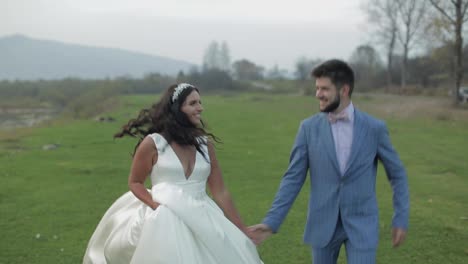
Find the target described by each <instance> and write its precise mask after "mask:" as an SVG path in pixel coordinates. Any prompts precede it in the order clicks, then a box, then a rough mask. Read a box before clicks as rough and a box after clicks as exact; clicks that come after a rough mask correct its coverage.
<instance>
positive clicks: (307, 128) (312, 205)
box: [263, 109, 409, 248]
mask: <svg viewBox="0 0 468 264" xmlns="http://www.w3.org/2000/svg"><path fill="white" fill-rule="evenodd" d="M378 160H380V161H381V162H382V164H383V166H384V168H385V171H386V174H387V178H388V180H389V181H390V184H391V187H392V189H393V208H394V215H393V219H392V224H393V227H400V228H403V229H407V228H408V217H409V191H408V183H407V176H406V171H405V168H404V167H403V164H402V162H401V161H400V158H399V157H398V154H397V152H396V151H395V150H394V148H393V146H392V144H391V142H390V137H389V134H388V130H387V127H386V125H385V123H384V122H383V121H380V120H378V119H375V118H373V117H371V116H370V115H368V114H366V113H364V112H361V111H359V110H358V109H355V112H354V132H353V139H352V146H351V154H350V157H349V160H348V163H347V167H346V169H345V172H344V174H343V175H341V172H340V169H339V165H338V160H337V157H336V151H335V147H334V142H333V135H332V132H331V127H330V123H329V121H328V119H327V116H326V114H324V113H319V114H316V115H314V116H312V117H310V118H308V119H306V120H304V121H302V123H301V125H300V127H299V131H298V133H297V136H296V140H295V143H294V145H293V148H292V151H291V156H290V160H289V167H288V169H287V171H286V173H285V174H284V176H283V179H282V181H281V184H280V187H279V190H278V192H277V194H276V196H275V199H274V201H273V204H272V206H271V209H270V210H269V211H268V213H267V215H266V217H265V219H264V220H263V223H264V224H266V225H268V226H269V227H270V228H271V229H272V230H273V232H277V231H278V229H279V227H280V225H281V223H282V222H283V220H284V218H285V217H286V215H287V213H288V211H289V209H290V208H291V206H292V204H293V202H294V200H295V199H296V197H297V195H298V194H299V191H300V190H301V187H302V186H303V184H304V181H305V179H306V175H307V171H309V176H310V196H309V208H308V213H307V222H306V227H305V232H304V242H305V243H307V244H310V245H312V246H313V247H324V246H326V245H327V244H328V242H329V241H330V239H331V238H332V235H333V233H334V230H335V227H336V223H337V220H338V215H341V219H342V223H343V227H344V229H345V231H346V234H347V235H348V239H349V240H350V242H351V243H352V244H353V246H355V247H358V248H376V247H377V243H378V231H379V223H378V208H377V198H376V193H375V181H376V173H377V163H378Z"/></svg>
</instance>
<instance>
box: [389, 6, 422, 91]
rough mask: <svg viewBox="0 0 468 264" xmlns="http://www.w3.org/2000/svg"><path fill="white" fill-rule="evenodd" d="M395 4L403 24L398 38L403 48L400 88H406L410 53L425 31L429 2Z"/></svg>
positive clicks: (399, 19)
mask: <svg viewBox="0 0 468 264" xmlns="http://www.w3.org/2000/svg"><path fill="white" fill-rule="evenodd" d="M395 2H396V3H397V7H398V8H397V11H398V12H397V14H398V21H399V22H398V23H399V24H401V30H400V31H399V34H398V35H397V36H398V40H399V41H400V43H401V45H402V48H403V58H402V59H403V61H402V63H401V85H400V87H401V88H404V87H405V86H406V78H407V76H406V74H407V67H408V56H409V52H410V51H411V49H412V48H413V45H414V44H415V42H416V40H417V37H418V36H419V33H421V31H422V29H423V22H424V18H425V14H426V10H427V4H426V3H427V2H426V0H395Z"/></svg>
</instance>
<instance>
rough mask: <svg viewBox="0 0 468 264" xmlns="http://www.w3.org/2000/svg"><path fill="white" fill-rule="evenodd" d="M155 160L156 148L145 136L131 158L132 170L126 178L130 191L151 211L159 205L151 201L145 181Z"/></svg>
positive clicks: (156, 156) (150, 139) (149, 138)
mask: <svg viewBox="0 0 468 264" xmlns="http://www.w3.org/2000/svg"><path fill="white" fill-rule="evenodd" d="M157 160H158V151H157V149H156V146H155V144H154V142H153V139H152V138H151V137H149V136H147V137H146V138H145V139H143V141H142V142H141V143H140V145H139V146H138V148H137V150H136V152H135V155H134V156H133V161H132V168H131V170H130V175H129V176H128V187H129V188H130V191H132V193H133V194H134V195H135V196H136V197H137V198H138V199H140V200H141V201H142V202H144V203H145V204H146V205H148V206H149V207H151V208H152V209H153V210H155V209H156V208H157V207H158V206H159V204H158V203H156V202H155V201H153V198H152V197H151V194H150V193H149V192H148V190H147V189H146V187H145V180H146V177H148V175H149V173H150V172H151V169H152V167H153V165H154V164H155V163H156V161H157Z"/></svg>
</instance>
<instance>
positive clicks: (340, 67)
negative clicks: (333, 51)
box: [311, 59, 354, 97]
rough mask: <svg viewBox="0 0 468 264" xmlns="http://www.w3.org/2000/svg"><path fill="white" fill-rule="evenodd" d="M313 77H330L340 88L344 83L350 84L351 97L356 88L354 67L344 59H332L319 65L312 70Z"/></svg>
mask: <svg viewBox="0 0 468 264" xmlns="http://www.w3.org/2000/svg"><path fill="white" fill-rule="evenodd" d="M311 75H312V77H314V78H320V77H328V78H330V80H331V82H332V83H333V84H334V85H335V86H336V87H337V88H338V89H340V88H341V87H342V86H343V85H344V84H347V85H349V97H351V94H352V93H353V88H354V72H353V69H351V67H350V66H349V65H348V64H347V63H346V62H344V61H342V60H337V59H332V60H327V61H325V62H323V63H322V64H320V65H319V66H317V67H316V68H315V69H314V70H313V71H312V72H311Z"/></svg>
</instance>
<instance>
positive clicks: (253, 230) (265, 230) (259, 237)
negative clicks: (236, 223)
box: [248, 224, 273, 246]
mask: <svg viewBox="0 0 468 264" xmlns="http://www.w3.org/2000/svg"><path fill="white" fill-rule="evenodd" d="M272 234H273V231H272V230H271V228H270V227H269V226H267V225H265V224H257V225H253V226H249V228H248V236H249V237H250V239H252V241H253V242H254V243H255V245H257V246H258V245H260V244H261V243H262V242H263V241H265V239H267V238H268V237H269V236H271V235H272Z"/></svg>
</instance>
